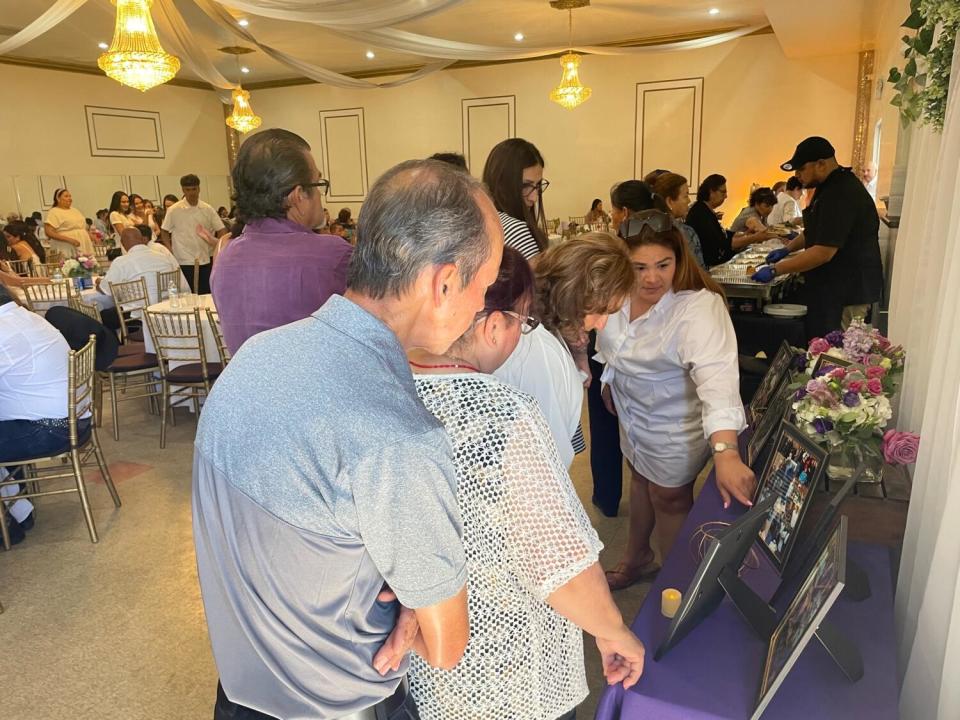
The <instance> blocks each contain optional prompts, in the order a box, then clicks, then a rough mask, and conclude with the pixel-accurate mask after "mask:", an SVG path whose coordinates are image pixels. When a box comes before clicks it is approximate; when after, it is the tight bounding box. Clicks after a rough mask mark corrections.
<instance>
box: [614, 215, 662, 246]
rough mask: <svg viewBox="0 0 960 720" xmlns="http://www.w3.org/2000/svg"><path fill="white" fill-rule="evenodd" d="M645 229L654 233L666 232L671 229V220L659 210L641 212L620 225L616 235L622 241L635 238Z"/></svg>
mask: <svg viewBox="0 0 960 720" xmlns="http://www.w3.org/2000/svg"><path fill="white" fill-rule="evenodd" d="M647 227H648V228H650V229H651V230H653V232H655V233H662V232H667V231H668V230H672V229H673V218H671V217H670V216H669V215H667V213H665V212H663V211H661V210H642V211H641V212H638V213H634V214H633V215H631V216H630V217H628V218H627V219H626V220H624V221H623V222H622V223H620V228H619V232H618V234H619V235H620V237H622V238H624V239H626V238H632V237H637V236H638V235H639V234H640V233H641V232H643V229H644V228H647Z"/></svg>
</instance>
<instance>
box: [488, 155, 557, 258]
mask: <svg viewBox="0 0 960 720" xmlns="http://www.w3.org/2000/svg"><path fill="white" fill-rule="evenodd" d="M543 166H544V162H543V156H542V155H541V154H540V151H539V150H537V148H536V147H535V146H534V144H533V143H531V142H528V141H527V140H523V139H521V138H510V139H509V140H504V141H503V142H501V143H499V144H498V145H496V146H495V147H494V148H493V150H491V151H490V155H489V156H488V157H487V163H486V165H484V166H483V182H484V184H486V186H487V188H488V189H489V190H490V194H491V195H492V196H493V202H494V204H495V205H496V206H497V210H498V211H499V212H500V224H501V225H502V226H503V235H504V243H505V244H506V245H507V247H512V248H516V249H517V250H519V251H520V252H521V253H522V254H523V256H524V257H525V258H527V260H530V259H531V258H533V257H534V256H536V255H539V254H540V253H541V252H543V251H544V250H546V249H547V221H546V218H545V216H544V213H543V191H544V190H546V189H547V187H549V185H550V182H549V181H548V180H544V179H543Z"/></svg>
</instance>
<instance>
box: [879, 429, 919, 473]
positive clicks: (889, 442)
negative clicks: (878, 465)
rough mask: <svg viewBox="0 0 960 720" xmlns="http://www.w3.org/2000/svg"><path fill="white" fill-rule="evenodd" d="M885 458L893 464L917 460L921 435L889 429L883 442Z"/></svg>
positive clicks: (903, 463) (905, 463)
mask: <svg viewBox="0 0 960 720" xmlns="http://www.w3.org/2000/svg"><path fill="white" fill-rule="evenodd" d="M881 449H882V450H883V459H884V460H886V461H887V462H888V463H890V464H891V465H909V464H910V463H915V462H916V461H917V455H918V454H919V452H920V436H919V435H915V434H914V433H909V432H899V431H897V430H887V431H886V432H885V433H884V434H883V442H882V443H881Z"/></svg>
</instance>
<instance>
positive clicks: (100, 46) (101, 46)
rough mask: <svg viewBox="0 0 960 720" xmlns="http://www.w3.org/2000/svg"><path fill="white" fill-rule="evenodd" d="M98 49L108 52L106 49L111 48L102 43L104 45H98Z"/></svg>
mask: <svg viewBox="0 0 960 720" xmlns="http://www.w3.org/2000/svg"><path fill="white" fill-rule="evenodd" d="M97 47H98V48H100V49H101V50H106V49H107V48H109V47H110V46H109V45H107V44H106V43H104V42H102V43H97Z"/></svg>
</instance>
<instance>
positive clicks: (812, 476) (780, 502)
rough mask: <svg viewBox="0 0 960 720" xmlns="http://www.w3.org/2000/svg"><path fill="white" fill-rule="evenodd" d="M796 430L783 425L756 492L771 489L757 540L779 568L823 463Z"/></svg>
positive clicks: (762, 493)
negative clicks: (770, 503) (768, 507)
mask: <svg viewBox="0 0 960 720" xmlns="http://www.w3.org/2000/svg"><path fill="white" fill-rule="evenodd" d="M797 432H798V431H796V430H795V429H793V428H791V427H790V426H783V428H782V430H781V432H780V436H779V437H778V438H777V444H776V446H775V447H774V450H773V453H772V454H771V457H770V461H769V462H768V463H767V466H766V468H765V470H764V473H763V476H762V477H761V479H760V484H759V488H758V495H757V497H758V498H759V499H760V500H763V499H764V498H766V497H767V496H768V495H770V494H771V493H772V494H774V495H776V497H777V499H776V501H775V502H774V504H773V508H772V509H771V510H770V514H769V515H768V516H767V519H766V521H765V522H764V523H763V526H762V527H761V528H760V543H761V545H762V546H763V547H764V549H765V550H767V552H768V555H769V556H770V558H771V560H773V562H774V564H775V565H776V566H777V569H778V570H781V571H782V570H783V567H784V565H786V562H787V557H788V556H789V554H790V550H791V549H792V547H793V544H794V541H795V539H796V531H797V529H798V528H799V526H800V522H801V521H802V520H803V515H804V513H805V512H806V509H807V505H808V504H809V501H810V500H811V499H812V496H813V493H812V490H813V487H814V485H815V483H816V478H817V477H818V475H819V470H820V468H821V466H822V464H823V454H822V452H818V449H817V448H811V447H809V446H808V444H807V443H806V442H804V440H803V439H802V438H801V437H798V434H797Z"/></svg>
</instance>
